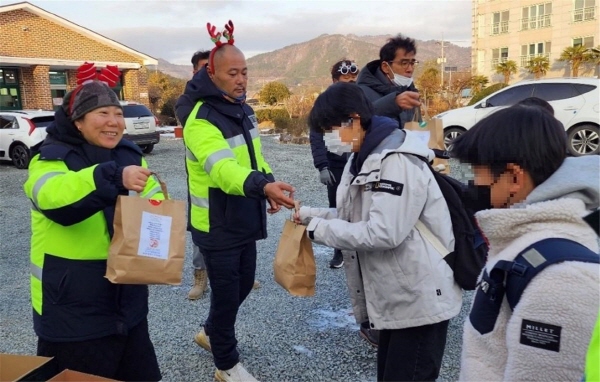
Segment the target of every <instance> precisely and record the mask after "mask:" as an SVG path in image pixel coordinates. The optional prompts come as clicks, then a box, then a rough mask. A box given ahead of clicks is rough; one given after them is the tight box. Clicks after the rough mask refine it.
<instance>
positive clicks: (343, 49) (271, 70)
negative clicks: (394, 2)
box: [158, 34, 471, 93]
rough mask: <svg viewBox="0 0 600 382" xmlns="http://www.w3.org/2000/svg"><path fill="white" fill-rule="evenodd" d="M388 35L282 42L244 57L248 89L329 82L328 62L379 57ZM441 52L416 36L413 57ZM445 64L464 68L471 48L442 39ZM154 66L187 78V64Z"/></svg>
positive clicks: (425, 57) (424, 57)
mask: <svg viewBox="0 0 600 382" xmlns="http://www.w3.org/2000/svg"><path fill="white" fill-rule="evenodd" d="M390 37H392V36H391V35H380V36H356V35H353V34H349V35H340V34H335V35H328V34H324V35H321V36H319V37H317V38H314V39H312V40H309V41H306V42H303V43H299V44H293V45H289V46H286V47H284V48H281V49H277V50H274V51H272V52H268V53H262V54H259V55H257V56H254V57H251V58H249V59H248V69H249V71H250V79H249V86H248V87H249V91H250V92H251V93H252V92H255V91H258V90H259V89H260V88H261V87H262V86H263V85H264V84H265V83H267V82H270V81H281V82H283V83H285V84H286V85H288V86H289V87H290V89H292V91H293V90H294V88H295V87H297V86H303V87H305V86H306V87H311V86H314V87H323V86H327V85H328V84H330V83H331V75H330V73H329V70H330V68H331V65H333V64H334V63H335V62H336V61H339V60H341V59H343V58H349V59H353V60H354V61H356V63H357V64H358V65H359V67H361V68H362V67H363V66H364V65H366V64H367V63H368V62H370V61H372V60H375V59H377V58H378V57H379V49H380V48H381V46H382V45H383V44H385V42H386V40H387V39H388V38H390ZM440 55H441V47H440V44H439V43H438V42H436V41H434V40H429V41H419V40H417V59H418V60H419V61H420V62H422V63H424V62H425V61H428V60H435V59H436V58H438V57H439V56H440ZM444 56H446V66H456V67H458V69H459V70H462V71H468V70H469V69H470V67H471V48H464V47H459V46H457V45H454V44H451V43H448V42H445V48H444ZM158 61H159V64H158V69H159V70H161V71H163V72H165V73H167V74H170V75H172V76H174V77H179V78H185V79H188V78H189V76H190V74H191V68H190V66H191V65H174V64H171V63H169V62H167V61H165V60H162V59H159V60H158Z"/></svg>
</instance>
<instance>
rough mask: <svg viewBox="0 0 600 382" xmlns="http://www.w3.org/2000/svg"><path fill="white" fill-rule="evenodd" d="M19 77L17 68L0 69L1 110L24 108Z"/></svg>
mask: <svg viewBox="0 0 600 382" xmlns="http://www.w3.org/2000/svg"><path fill="white" fill-rule="evenodd" d="M18 75H19V72H18V70H17V69H16V68H0V110H18V109H21V108H22V106H21V91H20V87H19V77H18Z"/></svg>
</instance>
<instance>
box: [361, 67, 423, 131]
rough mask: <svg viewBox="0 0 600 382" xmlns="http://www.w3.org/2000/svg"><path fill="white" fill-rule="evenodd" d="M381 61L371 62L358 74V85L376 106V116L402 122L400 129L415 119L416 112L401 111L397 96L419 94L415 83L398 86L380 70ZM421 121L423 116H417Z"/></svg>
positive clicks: (412, 110) (410, 110)
mask: <svg viewBox="0 0 600 382" xmlns="http://www.w3.org/2000/svg"><path fill="white" fill-rule="evenodd" d="M380 66H381V61H380V60H375V61H371V62H369V63H368V64H367V65H366V66H365V67H364V68H363V69H362V70H361V71H360V73H359V74H358V79H357V81H356V83H357V84H358V86H360V88H361V89H362V90H363V92H364V93H365V95H366V96H367V98H368V99H369V101H371V102H372V103H373V106H375V114H377V115H381V116H385V117H389V118H393V119H395V120H397V121H398V122H400V128H403V127H404V124H405V123H406V122H408V121H410V120H411V119H413V116H414V113H415V110H414V109H408V110H404V109H401V108H400V106H398V105H397V104H396V96H397V95H398V94H400V93H402V92H405V91H413V92H418V90H417V88H416V87H415V85H414V83H412V84H411V85H410V86H408V87H406V86H396V85H395V84H394V83H392V82H391V81H390V80H389V78H387V76H386V75H385V73H383V72H382V71H381V69H380ZM417 119H418V120H419V121H421V116H420V115H417Z"/></svg>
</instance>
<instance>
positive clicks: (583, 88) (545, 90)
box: [436, 78, 600, 156]
mask: <svg viewBox="0 0 600 382" xmlns="http://www.w3.org/2000/svg"><path fill="white" fill-rule="evenodd" d="M599 87H600V80H598V79H597V78H554V79H542V80H529V81H521V82H518V83H516V84H514V85H511V86H507V87H505V88H503V89H501V90H499V91H497V92H495V93H493V94H491V95H489V96H487V97H486V98H484V99H482V100H481V101H480V102H478V103H476V104H474V105H471V106H466V107H461V108H459V109H454V110H449V111H447V112H444V113H440V114H438V115H437V116H436V117H437V118H441V119H442V122H443V125H444V142H445V144H446V147H448V146H449V145H450V144H451V143H452V141H453V140H454V139H455V138H456V137H458V136H459V135H460V134H462V133H464V132H465V131H467V130H468V129H470V128H471V127H472V126H473V125H474V124H475V123H477V122H478V121H479V120H481V119H482V118H484V117H485V116H487V115H489V114H490V113H492V112H494V111H496V110H498V109H500V108H502V107H507V106H511V105H513V104H515V103H517V102H519V101H522V100H523V99H525V98H528V97H538V98H541V99H543V100H546V101H548V102H549V103H550V105H552V107H553V108H554V116H555V117H556V118H557V119H558V120H559V121H560V122H562V124H563V125H564V127H565V130H566V131H567V135H568V147H567V149H568V151H569V154H571V155H575V156H579V155H586V154H598V153H599V146H600V141H599V136H600V134H599V132H598V127H599V123H600V121H599V119H600V118H599V111H600V110H599V108H600V106H599V102H600V91H599Z"/></svg>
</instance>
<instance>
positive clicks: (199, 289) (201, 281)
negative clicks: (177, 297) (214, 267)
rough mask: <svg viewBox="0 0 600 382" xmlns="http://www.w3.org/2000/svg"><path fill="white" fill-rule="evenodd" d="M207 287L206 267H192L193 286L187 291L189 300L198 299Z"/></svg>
mask: <svg viewBox="0 0 600 382" xmlns="http://www.w3.org/2000/svg"><path fill="white" fill-rule="evenodd" d="M207 289H208V274H207V273H206V269H194V286H193V287H192V289H190V291H189V293H188V299H189V300H198V299H199V298H201V297H202V296H204V292H206V290H207Z"/></svg>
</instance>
